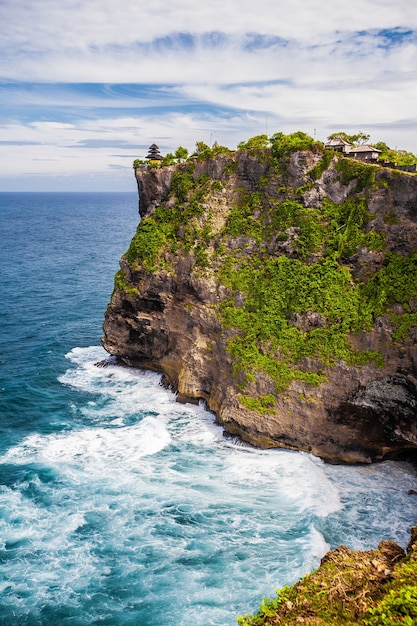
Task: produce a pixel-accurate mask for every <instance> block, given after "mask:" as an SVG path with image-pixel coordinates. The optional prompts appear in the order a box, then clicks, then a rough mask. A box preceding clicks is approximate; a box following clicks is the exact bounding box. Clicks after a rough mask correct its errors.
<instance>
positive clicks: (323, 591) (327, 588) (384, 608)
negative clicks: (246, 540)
mask: <svg viewBox="0 0 417 626" xmlns="http://www.w3.org/2000/svg"><path fill="white" fill-rule="evenodd" d="M416 531H417V528H415V529H414V530H413V534H412V541H411V542H410V546H409V549H408V554H407V556H404V554H403V552H402V550H401V548H399V547H398V546H397V545H396V544H395V543H393V542H391V541H383V542H381V544H380V546H379V549H378V550H370V551H365V552H359V551H352V550H348V549H347V548H346V547H345V546H341V547H340V548H338V549H337V550H335V551H333V552H330V553H328V554H327V555H326V556H325V558H324V559H323V562H322V565H321V566H320V568H319V569H318V570H316V571H315V572H313V573H312V574H308V575H307V576H305V577H304V578H303V579H302V580H301V581H299V582H298V583H296V584H295V585H293V586H292V587H284V588H283V589H281V590H279V591H277V597H276V598H271V599H266V598H265V599H264V600H263V601H262V604H261V606H260V609H259V612H258V613H257V614H255V615H252V616H249V615H246V616H244V617H239V618H238V619H237V621H238V623H239V624H240V625H241V626H275V625H278V624H280V625H282V626H286V625H288V626H290V625H293V624H305V625H306V626H313V625H314V626H329V625H330V624H331V626H395V625H397V624H403V625H404V626H413V625H414V624H416V623H417V584H416V580H417V546H416V539H417V534H416Z"/></svg>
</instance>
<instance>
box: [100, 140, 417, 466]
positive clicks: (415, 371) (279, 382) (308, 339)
mask: <svg viewBox="0 0 417 626" xmlns="http://www.w3.org/2000/svg"><path fill="white" fill-rule="evenodd" d="M136 179H137V183H138V189H139V209H140V214H141V221H140V223H139V226H138V229H137V232H136V234H135V236H134V237H133V239H132V243H131V245H130V248H129V250H128V251H127V253H126V254H125V255H124V256H123V258H122V259H121V261H120V271H119V272H118V273H117V275H116V278H115V289H114V292H113V295H112V298H111V302H110V304H109V306H108V309H107V312H106V315H105V322H104V337H103V339H102V343H103V346H104V348H105V349H106V350H107V351H108V352H109V353H110V354H112V355H117V356H118V357H119V358H120V359H121V360H122V361H123V362H125V363H126V364H128V365H132V366H136V367H140V368H147V369H152V370H154V371H157V372H161V373H162V374H163V376H164V380H165V382H166V384H167V385H169V386H170V387H171V388H172V389H173V390H174V391H176V392H177V393H178V399H179V400H181V401H198V400H199V399H203V400H204V401H205V402H206V403H207V406H208V408H209V409H210V410H212V411H213V412H214V413H215V414H216V421H217V422H218V423H220V424H222V425H223V427H224V429H225V431H226V432H227V433H229V434H232V435H238V436H239V437H241V438H242V439H243V440H245V441H247V442H250V443H252V444H254V445H257V446H261V447H286V448H292V449H297V450H305V451H308V452H311V453H313V454H315V455H318V456H320V457H322V458H323V459H325V460H327V461H329V462H347V463H356V462H371V461H374V460H379V459H383V458H388V457H391V458H395V457H396V456H398V455H400V454H402V453H404V452H407V451H409V452H412V451H415V450H416V449H417V420H416V416H417V367H416V359H417V349H416V340H417V253H416V250H417V224H416V222H417V176H415V175H412V174H407V173H403V172H399V171H394V170H389V169H383V168H380V167H378V166H376V165H367V164H363V163H359V162H357V161H354V160H353V159H348V158H344V157H341V156H340V155H338V154H336V153H334V152H329V151H325V150H324V148H323V147H322V145H321V144H319V143H318V142H314V141H313V140H311V141H310V142H307V144H306V143H305V142H304V144H302V145H297V146H296V147H295V148H294V147H293V148H290V149H288V142H284V141H283V136H282V135H280V136H276V137H275V138H273V141H272V145H271V147H270V148H253V147H251V146H250V144H248V146H247V147H246V148H245V147H243V148H242V149H240V150H237V151H236V152H230V153H220V154H217V155H213V154H210V155H208V156H205V157H201V156H197V158H196V159H194V160H188V161H187V162H186V163H182V164H178V165H173V166H166V167H160V168H147V167H142V168H138V169H137V170H136Z"/></svg>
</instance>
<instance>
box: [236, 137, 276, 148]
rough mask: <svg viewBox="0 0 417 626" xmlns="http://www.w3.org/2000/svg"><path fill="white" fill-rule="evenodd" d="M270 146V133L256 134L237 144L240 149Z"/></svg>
mask: <svg viewBox="0 0 417 626" xmlns="http://www.w3.org/2000/svg"><path fill="white" fill-rule="evenodd" d="M268 147H269V140H268V135H256V136H255V137H251V138H250V139H248V140H247V141H241V142H240V143H239V144H238V145H237V149H238V150H262V149H264V148H268Z"/></svg>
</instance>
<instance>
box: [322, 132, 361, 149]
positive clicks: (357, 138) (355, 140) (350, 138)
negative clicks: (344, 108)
mask: <svg viewBox="0 0 417 626" xmlns="http://www.w3.org/2000/svg"><path fill="white" fill-rule="evenodd" d="M370 137H371V135H366V134H365V133H362V132H359V133H356V135H348V134H347V133H345V132H344V131H340V132H338V133H332V134H331V135H329V136H328V137H327V139H328V140H329V141H330V139H344V140H345V141H347V142H348V143H351V144H352V145H354V146H362V145H363V144H365V143H367V142H368V141H369V139H370Z"/></svg>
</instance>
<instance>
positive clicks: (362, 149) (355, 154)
mask: <svg viewBox="0 0 417 626" xmlns="http://www.w3.org/2000/svg"><path fill="white" fill-rule="evenodd" d="M324 147H325V148H326V150H335V151H336V152H340V154H343V156H348V157H351V158H352V159H358V160H360V161H372V162H376V161H377V160H378V157H379V155H380V154H381V150H378V149H377V148H374V147H373V146H369V145H368V144H362V145H359V146H354V145H352V144H351V143H349V142H348V141H346V140H345V139H343V137H333V138H332V139H330V141H328V142H327V143H325V144H324Z"/></svg>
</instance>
